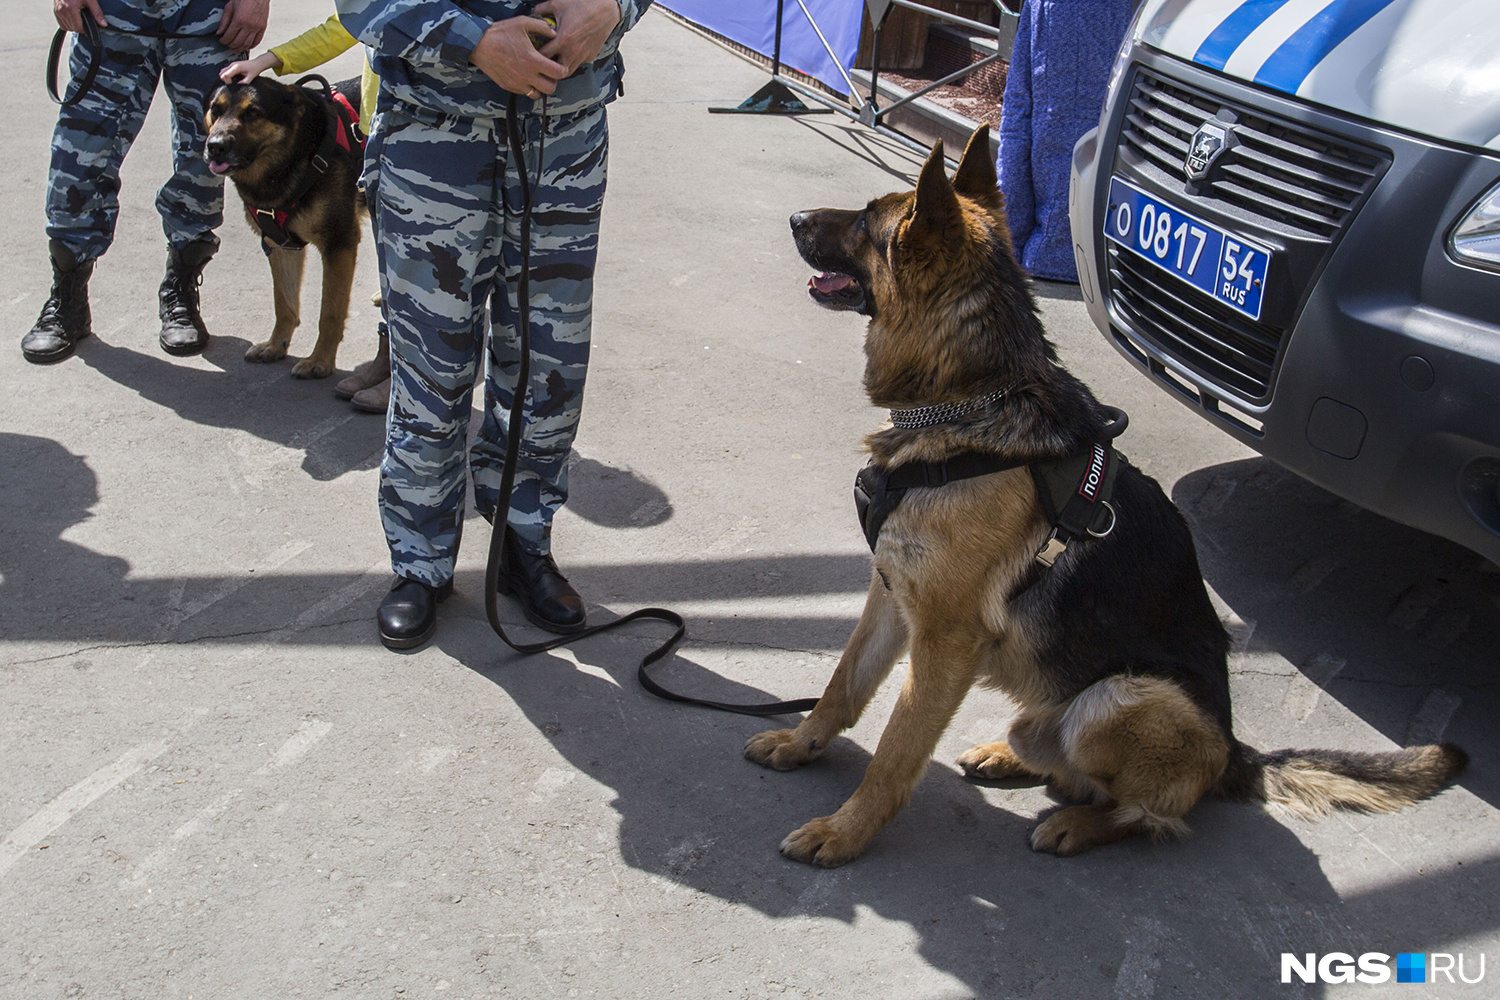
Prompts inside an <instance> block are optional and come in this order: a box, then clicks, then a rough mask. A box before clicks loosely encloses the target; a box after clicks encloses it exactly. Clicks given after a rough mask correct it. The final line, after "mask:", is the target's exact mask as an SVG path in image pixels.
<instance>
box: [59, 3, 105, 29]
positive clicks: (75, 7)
mask: <svg viewBox="0 0 1500 1000" xmlns="http://www.w3.org/2000/svg"><path fill="white" fill-rule="evenodd" d="M85 10H87V11H88V12H89V13H90V14H92V15H93V18H94V23H95V24H97V25H99V27H101V28H102V27H104V11H102V10H100V9H99V0H52V16H53V17H55V18H57V26H58V27H59V28H62V29H63V30H64V31H82V30H83V12H84V11H85Z"/></svg>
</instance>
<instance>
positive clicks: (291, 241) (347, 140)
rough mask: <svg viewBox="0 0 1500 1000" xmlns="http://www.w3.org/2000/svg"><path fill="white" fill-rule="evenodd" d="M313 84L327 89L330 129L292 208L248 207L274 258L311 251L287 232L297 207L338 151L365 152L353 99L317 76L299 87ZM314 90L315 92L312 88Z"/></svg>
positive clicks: (306, 78) (295, 194)
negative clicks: (276, 252)
mask: <svg viewBox="0 0 1500 1000" xmlns="http://www.w3.org/2000/svg"><path fill="white" fill-rule="evenodd" d="M309 82H311V83H317V84H320V85H321V86H322V88H323V108H324V111H325V113H326V114H327V116H328V127H327V128H325V129H324V130H323V141H322V142H320V143H319V144H318V151H317V152H316V153H314V154H313V157H312V162H311V164H310V166H311V168H312V169H310V170H308V171H307V173H306V175H305V176H304V177H303V178H302V183H300V184H298V185H297V187H296V190H295V191H293V193H292V196H291V198H290V199H289V200H290V202H291V204H289V205H288V206H287V207H286V208H274V209H273V208H256V207H254V206H253V205H247V206H246V207H247V208H249V209H250V212H251V214H253V215H254V216H255V225H256V226H257V227H258V228H259V229H260V237H261V244H260V247H261V249H262V250H264V251H265V253H266V256H267V257H269V256H271V251H272V250H302V249H305V248H306V247H307V241H306V240H304V239H302V238H301V237H300V236H298V235H297V234H295V233H293V232H292V231H291V230H290V229H288V228H287V223H288V222H290V221H291V218H292V215H293V214H294V213H295V212H296V211H297V204H298V202H300V201H301V200H302V199H303V198H304V197H305V196H306V195H307V192H309V191H311V190H312V189H313V186H314V185H315V184H317V183H318V181H319V180H321V179H322V178H323V175H324V174H326V173H328V168H329V167H331V166H332V165H333V156H334V152H333V151H334V148H335V147H337V148H339V149H342V150H344V151H345V152H346V153H347V152H349V151H350V150H352V149H353V148H354V146H355V144H358V145H359V148H360V149H364V148H365V141H364V139H363V138H362V137H361V135H360V132H359V112H358V111H355V110H354V105H353V104H350V103H349V99H348V98H347V97H345V96H344V95H343V94H341V93H339V92H338V91H337V90H335V89H334V88H332V87H330V86H329V85H328V81H327V80H325V79H323V78H322V77H321V76H318V75H317V74H316V73H314V74H311V75H308V76H304V77H303V78H302V79H300V80H298V81H297V84H296V85H297V86H299V87H304V86H306V85H307V84H308V83H309ZM308 89H311V88H308Z"/></svg>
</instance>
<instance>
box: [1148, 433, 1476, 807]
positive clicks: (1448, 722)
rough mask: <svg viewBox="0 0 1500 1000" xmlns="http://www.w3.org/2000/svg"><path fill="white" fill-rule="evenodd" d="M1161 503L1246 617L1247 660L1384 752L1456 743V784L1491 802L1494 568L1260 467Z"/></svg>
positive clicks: (1214, 478) (1246, 467)
mask: <svg viewBox="0 0 1500 1000" xmlns="http://www.w3.org/2000/svg"><path fill="white" fill-rule="evenodd" d="M1173 498H1174V499H1175V500H1176V502H1177V504H1178V506H1179V507H1180V508H1182V510H1183V513H1184V514H1185V515H1186V516H1187V517H1188V519H1189V521H1190V522H1191V524H1192V526H1193V534H1194V537H1195V539H1196V540H1197V542H1198V554H1199V560H1200V562H1201V564H1202V567H1203V573H1204V577H1205V579H1207V580H1208V582H1209V584H1210V585H1211V586H1212V587H1213V588H1214V589H1215V590H1216V591H1217V592H1218V593H1219V594H1220V595H1221V596H1222V597H1223V598H1224V599H1225V600H1226V601H1227V602H1228V603H1229V604H1230V606H1232V607H1233V608H1234V609H1235V611H1236V612H1237V613H1238V614H1239V615H1240V616H1241V617H1242V618H1244V619H1246V620H1247V621H1253V622H1254V626H1253V629H1254V631H1253V632H1252V633H1251V635H1250V645H1249V649H1250V650H1251V651H1252V652H1254V651H1271V652H1274V653H1276V654H1279V655H1280V656H1281V657H1284V658H1285V659H1286V660H1287V661H1289V662H1290V663H1291V664H1293V665H1295V666H1296V667H1297V668H1298V669H1299V670H1300V671H1301V672H1302V674H1303V676H1304V677H1305V678H1306V679H1307V680H1308V681H1310V682H1311V684H1312V685H1313V686H1314V688H1315V689H1316V690H1317V691H1319V692H1321V694H1322V695H1326V696H1327V697H1328V698H1330V699H1332V700H1333V701H1335V702H1337V703H1338V704H1340V705H1342V706H1343V707H1344V708H1346V709H1348V710H1349V711H1351V712H1353V713H1354V714H1355V715H1356V716H1358V717H1359V718H1360V719H1362V720H1363V721H1364V722H1366V723H1368V724H1369V725H1370V726H1372V727H1373V728H1375V729H1376V730H1378V731H1379V732H1380V733H1382V734H1383V735H1384V736H1386V737H1387V738H1388V739H1390V740H1391V741H1392V742H1394V743H1397V744H1400V745H1411V744H1417V743H1428V742H1432V741H1433V740H1435V739H1447V740H1452V741H1453V742H1455V743H1458V744H1459V745H1460V746H1462V747H1463V748H1464V749H1465V750H1467V751H1468V752H1469V753H1470V755H1471V757H1472V764H1471V766H1470V768H1469V770H1468V772H1467V773H1466V774H1465V775H1464V776H1463V777H1462V778H1461V779H1460V784H1462V785H1463V786H1464V787H1465V788H1467V789H1468V790H1470V791H1472V792H1473V793H1474V794H1476V795H1478V796H1480V797H1481V798H1483V799H1484V800H1485V801H1486V802H1488V803H1490V804H1491V805H1500V785H1497V784H1496V779H1495V774H1496V770H1497V768H1496V765H1497V764H1500V755H1497V752H1496V750H1497V748H1496V746H1495V740H1494V738H1493V734H1494V733H1495V732H1496V731H1497V730H1500V705H1497V703H1496V698H1495V690H1496V682H1497V679H1496V650H1497V649H1500V570H1497V569H1496V568H1495V567H1494V566H1492V565H1490V564H1489V563H1487V562H1486V561H1485V560H1484V559H1483V558H1481V557H1480V556H1478V555H1476V554H1475V553H1473V552H1470V551H1469V550H1467V549H1465V548H1463V547H1461V546H1459V545H1457V544H1455V543H1453V542H1449V541H1447V540H1445V539H1442V538H1438V537H1437V536H1435V535H1429V534H1426V533H1424V532H1421V531H1418V530H1416V529H1415V528H1409V527H1406V526H1405V525H1401V524H1397V523H1396V522H1394V521H1390V520H1387V519H1385V518H1383V517H1380V516H1379V515H1377V514H1373V513H1371V512H1369V511H1367V510H1364V509H1362V508H1360V507H1357V506H1355V505H1354V504H1351V503H1349V502H1347V501H1345V500H1341V499H1339V498H1338V497H1336V496H1334V495H1333V494H1331V493H1328V492H1326V491H1325V490H1323V489H1321V488H1319V487H1317V486H1314V485H1313V484H1311V483H1309V482H1307V481H1306V480H1304V479H1302V478H1300V477H1299V476H1296V475H1295V474H1293V473H1291V472H1288V471H1286V470H1285V469H1282V468H1281V467H1280V466H1278V465H1276V464H1275V463H1273V462H1271V461H1270V460H1268V459H1264V458H1254V459H1248V460H1245V461H1239V462H1230V463H1226V464H1223V465H1217V466H1211V467H1209V468H1206V469H1202V470H1199V471H1197V472H1194V473H1192V474H1190V475H1188V476H1185V477H1183V478H1182V479H1181V480H1180V481H1179V482H1178V483H1177V485H1176V487H1175V488H1174V489H1173Z"/></svg>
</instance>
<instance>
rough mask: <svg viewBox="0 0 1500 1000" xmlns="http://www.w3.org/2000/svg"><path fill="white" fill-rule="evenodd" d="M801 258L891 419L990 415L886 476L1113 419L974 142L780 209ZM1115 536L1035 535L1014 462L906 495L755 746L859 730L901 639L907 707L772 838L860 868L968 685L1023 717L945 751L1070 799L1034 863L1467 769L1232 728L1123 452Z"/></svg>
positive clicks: (1040, 836) (947, 430)
mask: <svg viewBox="0 0 1500 1000" xmlns="http://www.w3.org/2000/svg"><path fill="white" fill-rule="evenodd" d="M791 225H792V231H793V233H794V234H795V237H796V242H797V249H798V251H799V252H800V253H801V254H802V257H803V258H804V259H805V260H806V261H807V263H808V264H810V265H811V266H812V267H814V268H817V269H818V270H820V271H822V272H824V273H822V274H820V275H818V277H816V278H814V279H813V280H812V282H811V285H812V288H811V295H812V298H813V299H814V300H815V301H816V302H818V303H819V304H820V305H823V306H826V307H828V308H831V309H843V310H849V311H852V312H856V313H860V314H863V315H865V316H868V317H869V318H870V321H869V327H868V330H867V333H866V336H865V357H866V366H865V374H864V385H865V389H866V390H867V392H868V393H869V397H870V400H871V402H873V403H874V404H875V405H876V406H881V407H890V408H893V409H900V408H908V407H917V406H924V405H929V404H941V403H961V402H963V401H970V400H975V399H977V398H983V397H986V396H987V395H989V394H991V393H993V392H995V391H996V390H1004V396H1003V398H1001V400H1000V401H999V402H997V403H994V404H993V405H990V406H988V407H986V408H983V409H982V410H979V411H977V412H972V413H970V414H969V415H967V416H964V417H961V418H959V419H956V420H953V421H951V422H947V423H941V424H936V425H933V426H926V427H920V428H915V429H907V428H903V427H890V428H887V429H884V430H880V431H877V432H875V433H874V434H871V435H870V436H869V437H868V438H867V439H866V445H867V446H868V448H869V450H870V452H871V455H872V461H873V462H874V463H875V464H876V465H877V466H885V467H894V466H898V465H900V464H902V463H906V462H910V461H922V462H935V461H942V460H945V459H947V458H949V457H951V456H954V455H958V454H961V453H964V452H975V451H979V452H986V453H990V454H994V455H998V456H1002V457H1006V458H1010V459H1014V460H1019V461H1020V462H1022V463H1032V462H1045V461H1052V460H1056V459H1059V458H1063V457H1065V456H1072V455H1078V454H1082V453H1085V452H1087V451H1088V450H1089V449H1090V447H1091V442H1094V441H1096V440H1099V437H1100V429H1101V427H1102V425H1103V424H1105V422H1106V415H1105V413H1104V412H1103V411H1102V410H1101V407H1100V404H1099V402H1098V401H1097V400H1096V399H1095V398H1094V396H1093V394H1092V393H1091V392H1090V391H1089V389H1088V388H1087V387H1086V386H1085V385H1084V384H1083V383H1082V382H1080V381H1079V380H1078V379H1077V378H1075V377H1074V376H1073V375H1071V374H1069V373H1068V372H1067V371H1066V370H1065V369H1064V368H1063V367H1062V366H1061V365H1060V364H1059V363H1058V359H1057V353H1056V350H1055V349H1054V347H1053V345H1052V344H1051V343H1050V342H1049V341H1048V340H1047V339H1046V337H1045V336H1044V333H1043V330H1042V326H1041V322H1040V320H1039V318H1038V316H1037V310H1036V303H1035V301H1034V299H1033V298H1032V294H1031V290H1030V287H1029V285H1028V279H1027V277H1026V275H1025V274H1024V273H1023V272H1022V270H1021V268H1020V267H1019V266H1018V265H1017V263H1016V261H1015V258H1014V256H1013V254H1012V250H1011V244H1010V236H1009V232H1008V230H1007V229H1006V225H1005V221H1004V212H1003V202H1002V198H1001V195H1000V192H999V190H998V189H997V188H996V182H995V167H994V162H993V159H992V158H991V156H990V145H989V137H988V129H987V127H985V126H981V127H980V128H979V129H978V131H976V132H975V134H974V135H973V137H972V138H971V139H970V141H969V144H968V148H967V149H966V150H965V151H964V156H963V159H962V161H961V162H960V164H959V166H958V171H957V173H956V175H955V176H954V178H953V180H952V181H951V182H950V181H949V179H948V177H947V175H946V173H945V172H944V162H943V148H942V144H941V143H939V144H938V146H937V147H936V148H935V149H934V150H933V151H932V155H931V156H930V157H929V158H928V160H927V162H926V165H925V166H924V167H923V168H922V173H921V178H920V180H919V181H918V183H917V187H916V190H915V191H914V192H910V193H897V194H888V195H885V196H884V197H881V198H877V199H875V200H874V201H872V202H870V203H869V204H868V205H866V206H865V207H864V208H863V209H860V210H855V211H838V210H834V209H819V210H816V211H809V212H800V213H798V214H797V215H794V216H792V219H791ZM1110 502H1111V503H1112V504H1113V506H1114V508H1115V510H1116V514H1117V518H1116V521H1117V525H1116V527H1115V528H1114V530H1113V531H1111V532H1109V533H1108V534H1107V535H1106V537H1102V538H1082V539H1080V540H1076V541H1074V542H1073V543H1072V544H1070V545H1068V547H1067V549H1066V551H1065V552H1064V553H1063V554H1062V555H1061V557H1059V558H1057V560H1056V562H1055V564H1054V565H1053V566H1052V567H1051V568H1050V569H1049V568H1044V567H1043V566H1041V565H1039V564H1038V562H1037V560H1036V558H1035V557H1036V556H1037V554H1038V552H1039V551H1040V550H1041V549H1042V548H1043V546H1044V544H1045V543H1046V541H1047V539H1048V537H1049V531H1050V527H1051V525H1050V522H1049V519H1048V518H1047V517H1046V516H1045V515H1044V513H1043V508H1042V507H1041V505H1040V503H1039V497H1038V494H1037V490H1036V487H1035V486H1034V481H1033V478H1032V476H1031V475H1030V474H1029V473H1028V470H1027V469H1026V468H1024V467H1021V468H1013V469H1010V470H1009V471H1003V472H997V473H994V474H990V475H983V476H977V477H974V478H969V479H964V480H960V481H955V482H949V483H948V484H946V485H943V486H937V487H919V488H914V489H911V490H909V491H908V492H907V493H906V494H905V499H904V500H903V501H902V502H901V504H900V505H899V506H898V507H897V508H896V509H895V510H894V511H893V512H892V513H891V514H890V515H889V517H888V519H887V520H886V521H885V522H884V527H883V529H882V530H881V532H880V534H879V537H878V542H877V544H876V548H875V553H874V573H873V575H872V577H871V580H870V589H869V596H868V597H867V599H866V603H865V608H864V612H863V614H862V615H861V617H860V620H859V624H858V625H857V626H856V627H855V629H854V634H853V636H852V637H851V639H850V641H849V645H848V647H847V648H846V649H845V650H844V654H843V657H842V658H841V659H840V660H839V664H838V668H837V669H836V670H835V671H834V674H833V678H832V679H831V680H830V681H829V683H828V687H827V689H826V690H825V691H824V692H823V697H822V699H821V700H820V701H819V702H818V705H817V707H816V708H814V709H813V710H812V712H811V713H810V714H809V715H808V716H807V718H806V719H805V720H804V721H803V722H802V724H801V725H799V726H797V728H795V729H781V730H774V731H770V732H764V733H761V734H759V735H758V736H755V737H754V738H753V739H751V740H750V742H749V744H748V746H747V747H746V748H745V755H746V756H747V757H748V758H750V759H751V760H753V761H755V762H756V763H759V764H763V765H765V766H767V767H771V768H775V769H777V770H789V769H791V768H794V767H798V766H800V765H802V764H806V763H807V762H809V761H811V760H813V759H814V758H816V757H817V756H818V755H819V754H821V753H822V752H823V751H824V750H825V749H826V748H827V747H828V745H829V743H830V742H831V741H832V740H833V739H834V737H835V736H837V735H838V734H839V733H840V732H841V731H842V730H844V729H847V728H849V727H850V726H852V725H854V723H855V722H856V721H857V720H858V719H859V717H860V714H861V712H862V711H863V710H864V708H865V706H866V705H867V704H869V702H870V699H871V697H872V696H873V695H874V693H875V690H876V688H877V687H878V686H879V685H880V684H881V682H882V681H884V680H885V678H886V676H887V675H888V674H889V673H890V671H891V668H892V666H893V665H894V664H895V662H896V660H897V659H898V658H899V657H901V655H902V654H903V653H905V652H907V651H908V650H909V651H910V654H911V667H910V672H909V673H908V675H907V678H906V683H905V685H904V686H903V687H902V690H901V695H900V698H899V700H898V701H897V703H896V708H895V711H894V712H893V713H892V715H891V718H890V721H889V722H888V723H887V724H886V727H885V732H884V734H883V735H882V736H881V738H880V743H879V746H878V747H877V749H876V751H875V755H874V757H873V758H872V759H871V761H870V764H869V767H868V768H867V769H866V771H865V776H864V780H863V782H861V784H860V786H859V788H858V790H856V791H855V793H854V794H853V796H852V797H850V799H849V800H848V801H847V802H845V803H844V805H843V806H842V807H841V808H840V809H839V810H838V811H837V812H836V813H834V814H833V815H832V816H825V817H822V818H820V819H814V820H812V821H811V822H809V823H807V824H806V825H804V826H802V827H801V828H800V829H797V830H794V831H793V832H792V833H791V834H790V835H788V836H787V838H786V839H785V840H784V841H782V844H781V852H782V853H783V854H785V855H787V856H788V857H790V858H793V859H795V860H798V861H807V862H813V863H816V864H820V865H825V866H828V867H833V866H836V865H841V864H844V863H845V862H847V861H850V860H852V859H854V858H856V857H858V856H859V854H860V853H861V852H863V851H864V849H865V847H866V846H867V845H868V844H869V843H870V840H871V838H873V837H874V836H875V834H876V833H877V832H878V831H879V830H880V829H881V827H883V826H884V825H885V824H886V823H888V822H890V820H891V819H892V817H894V816H895V815H896V813H897V811H899V810H900V808H901V807H902V805H904V804H905V802H906V800H907V798H908V797H909V796H910V795H911V792H912V789H913V788H914V787H915V786H916V784H917V781H918V780H919V779H920V778H921V776H922V772H923V771H924V769H925V768H926V766H927V762H928V760H929V758H930V757H931V756H932V752H933V749H934V748H935V747H936V745H937V742H938V738H939V737H940V736H941V735H942V734H943V731H944V729H946V728H947V726H948V723H949V721H950V720H951V719H952V718H953V714H954V712H956V711H957V710H958V707H959V705H960V703H961V702H962V701H963V699H964V696H965V694H966V693H967V692H968V690H969V688H970V686H971V685H973V684H974V683H975V681H979V682H980V683H982V684H986V685H989V686H992V687H997V688H999V689H1000V690H1002V691H1004V692H1005V693H1006V694H1007V695H1009V696H1010V697H1011V699H1012V700H1014V701H1015V702H1016V705H1017V708H1018V710H1019V711H1018V714H1017V716H1016V718H1015V721H1014V722H1013V723H1012V725H1011V727H1010V731H1009V738H1008V739H1007V740H1005V741H1000V742H994V743H986V744H983V745H981V746H977V747H974V748H973V749H972V750H969V751H968V752H966V753H965V754H964V755H963V756H962V757H960V758H959V760H958V763H959V764H960V765H961V766H962V768H963V770H964V772H965V773H966V774H967V775H969V776H970V777H973V778H985V779H996V778H1019V777H1034V778H1044V779H1046V780H1047V781H1049V782H1051V783H1052V785H1053V786H1054V788H1055V789H1056V790H1057V791H1058V792H1060V793H1061V795H1062V796H1063V797H1064V798H1065V799H1067V800H1070V801H1072V802H1074V803H1076V804H1074V805H1070V806H1068V807H1067V808H1064V809H1061V810H1060V811H1057V812H1055V813H1053V814H1052V815H1051V816H1049V817H1048V818H1047V819H1046V820H1045V821H1044V822H1042V823H1041V824H1040V825H1038V826H1037V827H1036V829H1035V830H1034V831H1033V833H1032V836H1031V846H1032V849H1033V850H1037V851H1046V852H1049V853H1053V854H1058V855H1074V854H1078V853H1080V852H1082V851H1086V850H1088V849H1089V848H1091V847H1098V846H1100V845H1102V844H1108V843H1111V842H1113V841H1116V840H1119V839H1121V838H1123V837H1127V836H1131V835H1134V834H1149V835H1151V836H1153V837H1156V838H1163V837H1165V836H1167V835H1171V834H1181V833H1183V832H1185V831H1186V826H1185V825H1184V823H1183V817H1184V816H1185V815H1186V814H1187V812H1188V811H1189V810H1190V809H1191V808H1192V807H1193V805H1194V804H1195V803H1196V802H1197V801H1198V800H1199V799H1200V798H1201V797H1203V796H1204V795H1205V794H1215V795H1219V796H1223V797H1226V798H1229V799H1235V800H1260V801H1268V802H1271V803H1276V804H1279V805H1281V806H1285V807H1289V808H1291V809H1293V810H1296V811H1299V812H1301V813H1304V814H1310V815H1320V814H1324V813H1326V812H1328V811H1329V810H1330V809H1332V808H1336V807H1337V808H1347V809H1355V810H1364V811H1388V810H1394V809H1398V808H1400V807H1402V806H1405V805H1407V804H1409V803H1412V802H1415V801H1417V800H1419V799H1422V798H1424V797H1426V796H1428V795H1431V794H1433V793H1435V792H1436V791H1438V790H1439V789H1440V788H1442V787H1443V786H1444V785H1445V784H1447V783H1448V782H1449V781H1450V780H1451V779H1452V778H1453V777H1454V776H1455V775H1457V774H1458V773H1459V772H1460V771H1461V770H1462V769H1463V767H1464V766H1465V764H1466V762H1467V757H1466V755H1465V754H1464V752H1463V751H1462V750H1460V749H1458V748H1457V747H1455V746H1452V745H1449V744H1444V745H1441V746H1422V747H1412V748H1409V749H1405V750H1397V751H1394V752H1390V753H1348V752H1342V751H1336V750H1280V751H1276V752H1274V753H1262V752H1260V751H1257V750H1254V749H1252V748H1250V747H1247V746H1245V745H1244V744H1242V743H1240V742H1239V741H1238V740H1236V739H1235V737H1234V732H1233V728H1232V724H1231V720H1230V708H1229V671H1228V664H1227V657H1228V652H1229V640H1228V636H1227V634H1226V632H1225V630H1224V627H1223V625H1222V624H1221V623H1220V621H1219V619H1218V617H1217V615H1216V614H1215V612H1214V608H1213V605H1212V604H1211V603H1210V601H1209V598H1208V593H1207V591H1206V589H1205V587H1204V584H1203V578H1202V574H1201V573H1200V571H1199V569H1198V559H1197V555H1196V553H1195V551H1194V549H1193V539H1192V536H1191V535H1190V534H1189V532H1188V527H1187V523H1186V522H1185V521H1184V520H1183V518H1182V515H1181V514H1180V513H1179V512H1178V510H1177V508H1176V507H1174V506H1173V505H1172V502H1171V501H1170V500H1168V499H1167V497H1166V495H1165V494H1164V493H1163V492H1162V489H1161V487H1160V486H1159V485H1158V484H1157V483H1156V481H1155V480H1153V479H1151V478H1150V477H1149V476H1146V475H1145V474H1143V473H1142V472H1140V471H1139V470H1137V469H1135V468H1134V467H1132V466H1130V465H1129V464H1128V463H1125V462H1123V461H1122V462H1121V464H1120V472H1119V474H1118V479H1117V480H1116V482H1115V486H1114V492H1113V497H1112V499H1111V501H1110Z"/></svg>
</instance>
